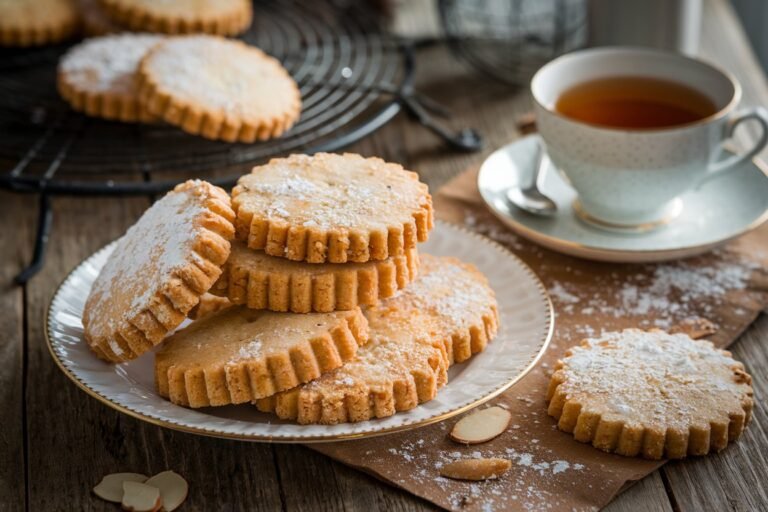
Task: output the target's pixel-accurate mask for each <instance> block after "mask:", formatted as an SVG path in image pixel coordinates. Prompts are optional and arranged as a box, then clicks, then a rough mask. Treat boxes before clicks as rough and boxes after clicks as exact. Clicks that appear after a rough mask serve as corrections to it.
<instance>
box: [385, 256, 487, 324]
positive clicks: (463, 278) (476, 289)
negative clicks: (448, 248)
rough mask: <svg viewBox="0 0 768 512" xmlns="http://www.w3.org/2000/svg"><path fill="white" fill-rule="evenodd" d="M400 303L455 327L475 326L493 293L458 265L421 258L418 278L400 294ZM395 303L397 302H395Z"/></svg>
mask: <svg viewBox="0 0 768 512" xmlns="http://www.w3.org/2000/svg"><path fill="white" fill-rule="evenodd" d="M399 297H402V299H401V300H409V301H413V302H414V303H415V304H416V305H417V307H418V308H420V309H423V310H427V311H431V312H432V313H434V314H436V315H437V316H438V317H440V318H442V319H444V320H448V321H450V322H452V323H453V324H454V325H455V326H456V327H457V328H467V327H469V326H470V325H471V324H475V323H478V322H479V321H480V320H478V317H479V316H480V315H483V314H485V313H486V312H487V311H488V309H489V307H490V305H491V304H495V303H496V298H495V296H494V293H493V290H492V289H491V288H490V287H489V286H488V284H487V282H485V280H481V279H478V276H477V275H476V274H474V273H470V272H468V271H467V269H466V268H465V267H464V266H463V265H462V264H461V263H459V262H455V261H450V260H444V259H436V258H434V257H431V256H426V255H425V256H422V269H421V271H420V275H419V278H418V279H417V280H416V281H414V282H413V283H411V284H410V285H409V286H408V287H406V288H405V289H403V290H402V291H400V292H399ZM395 300H397V299H395Z"/></svg>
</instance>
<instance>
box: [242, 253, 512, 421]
mask: <svg viewBox="0 0 768 512" xmlns="http://www.w3.org/2000/svg"><path fill="white" fill-rule="evenodd" d="M442 275H448V276H450V279H451V280H452V281H453V283H454V286H453V287H452V288H449V289H444V288H443V287H442V283H443V282H444V280H443V278H442V277H441V276H442ZM434 285H437V286H434ZM480 289H482V290H483V291H482V292H481V294H480V295H481V297H483V298H479V297H476V296H475V295H474V293H475V292H477V291H479V290H480ZM365 316H366V318H367V319H368V329H369V333H370V341H369V342H368V344H367V345H365V346H364V347H362V348H361V349H360V350H359V351H358V353H357V356H356V357H355V359H354V360H352V361H350V362H348V363H346V364H345V365H344V366H342V367H341V368H338V369H336V370H333V371H331V372H328V373H326V374H323V375H322V376H321V377H320V378H319V379H316V380H314V381H312V382H310V383H309V384H305V385H302V386H299V387H297V388H294V389H291V390H289V391H286V392H283V393H278V394H277V395H274V396H272V397H268V398H265V399H261V400H257V401H256V406H257V407H258V408H259V410H261V411H264V412H274V413H276V414H277V415H278V416H279V417H280V418H283V419H291V420H296V421H298V422H299V423H302V424H310V423H319V424H336V423H343V422H354V421H365V420H369V419H372V418H384V417H387V416H391V415H393V414H395V413H396V412H398V411H406V410H409V409H413V408H414V407H416V406H417V405H419V404H420V403H424V402H427V401H429V400H432V399H433V398H434V397H435V396H436V395H437V391H438V389H439V388H440V387H442V386H443V385H445V383H446V382H447V378H448V377H447V368H448V366H449V364H450V357H449V353H450V351H451V350H453V349H455V347H456V346H457V345H462V344H465V343H466V344H471V345H472V349H471V350H472V351H474V352H478V351H480V350H481V349H482V347H484V346H485V345H486V344H487V342H488V341H489V340H490V339H492V338H493V337H494V336H495V335H496V331H497V328H498V318H497V305H496V300H495V298H494V296H493V291H492V290H491V289H490V288H489V287H488V284H487V282H486V280H485V278H484V277H483V276H482V274H480V273H479V272H478V271H477V270H476V269H475V268H474V267H472V266H471V265H467V264H464V263H461V262H459V261H458V260H456V259H453V258H436V257H434V256H430V255H426V254H425V255H422V260H421V269H420V271H419V277H418V279H417V280H416V281H415V282H414V283H413V284H411V285H410V286H408V287H407V288H405V289H404V290H402V291H401V292H400V293H398V294H397V295H396V296H394V297H392V298H390V299H386V300H384V301H382V302H381V303H380V304H379V305H378V306H374V307H372V308H369V309H367V310H366V312H365ZM468 350H470V349H469V348H468Z"/></svg>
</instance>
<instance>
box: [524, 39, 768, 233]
mask: <svg viewBox="0 0 768 512" xmlns="http://www.w3.org/2000/svg"><path fill="white" fill-rule="evenodd" d="M627 76H639V77H644V78H657V79H664V80H669V81H674V82H677V83H681V84H683V85H687V86H689V87H692V88H694V89H696V90H698V91H700V92H702V93H703V94H705V95H707V96H708V97H709V98H710V99H711V100H712V101H713V102H714V103H715V106H716V107H717V112H715V113H714V114H712V115H711V116H708V117H706V118H704V119H701V120H698V121H696V122H693V123H689V124H685V125H680V126H673V127H666V128H659V129H651V130H648V129H644V130H631V129H619V128H605V127H599V126H595V125H590V124H588V123H584V122H581V121H576V120H574V119H570V118H568V117H565V116H563V115H562V114H559V113H558V112H556V111H555V103H556V102H557V99H558V97H559V96H560V95H561V94H562V93H563V92H564V91H566V90H568V89H569V88H571V87H573V86H574V85H576V84H580V83H583V82H586V81H590V80H595V79H599V78H608V77H627ZM531 92H532V94H533V98H534V104H535V110H536V122H537V125H538V129H539V132H540V133H541V136H542V137H543V139H544V141H545V143H546V147H547V152H548V154H549V156H550V158H551V160H552V162H553V163H554V164H555V166H556V167H557V168H558V169H559V170H560V172H562V173H563V175H564V176H565V177H566V178H567V179H568V181H569V182H570V183H571V184H572V185H573V187H574V188H575V189H576V191H577V192H578V194H579V199H578V204H577V205H575V206H576V211H577V212H578V213H580V214H581V215H582V216H583V217H585V218H587V219H588V220H592V221H594V223H595V224H598V225H603V226H604V227H608V228H621V227H628V228H633V227H635V228H636V227H642V226H654V225H658V224H659V223H661V222H663V221H664V220H665V219H666V218H668V217H670V216H672V215H674V211H675V209H677V210H678V211H679V208H680V204H679V201H677V200H676V199H677V197H678V196H679V195H680V194H682V193H683V192H685V191H686V190H689V189H691V188H693V187H696V186H698V185H700V184H701V183H703V182H704V181H707V180H710V179H712V178H714V177H716V176H720V175H722V174H724V173H726V172H731V171H733V170H735V169H738V168H739V167H741V164H743V163H744V162H747V161H749V160H751V159H752V157H754V156H755V154H757V153H758V152H759V151H760V150H762V149H763V147H764V146H765V145H766V143H767V142H768V112H766V110H765V109H763V108H760V107H758V108H751V109H746V110H742V111H738V112H737V111H735V110H736V106H737V105H738V103H739V100H740V98H741V87H740V86H739V84H738V82H737V81H736V80H735V79H734V78H733V77H732V76H730V75H728V74H726V73H724V72H723V71H720V70H718V69H716V68H714V67H712V66H711V65H709V64H705V63H703V62H701V61H698V60H695V59H691V58H688V57H684V56H682V55H677V54H673V53H665V52H661V51H656V50H648V49H640V48H623V47H604V48H594V49H589V50H582V51H578V52H574V53H569V54H566V55H564V56H562V57H559V58H557V59H555V60H553V61H551V62H549V63H548V64H547V65H545V66H544V67H542V68H541V69H540V70H539V71H538V72H537V73H536V75H535V76H534V77H533V80H532V81H531ZM746 120H755V121H757V122H758V123H759V124H760V127H761V135H760V138H759V140H758V141H757V143H756V144H755V145H754V147H753V148H751V149H750V150H749V151H747V152H745V153H743V154H740V155H734V156H732V157H730V158H727V159H725V160H724V161H720V162H719V163H717V164H715V163H714V161H715V157H717V156H718V154H719V153H720V151H721V149H722V145H723V142H724V141H725V140H726V139H728V138H729V137H730V136H731V135H732V134H733V131H734V129H735V128H736V126H737V125H739V124H740V123H742V122H743V121H746Z"/></svg>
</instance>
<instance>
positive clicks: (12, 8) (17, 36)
mask: <svg viewBox="0 0 768 512" xmlns="http://www.w3.org/2000/svg"><path fill="white" fill-rule="evenodd" d="M74 1H75V0H0V46H39V45H44V44H50V43H58V42H60V41H64V40H65V39H67V38H69V37H70V36H72V35H73V34H74V33H75V32H76V31H77V29H78V26H79V23H80V17H79V15H78V12H77V8H76V6H75V3H74Z"/></svg>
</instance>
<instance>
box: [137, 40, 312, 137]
mask: <svg viewBox="0 0 768 512" xmlns="http://www.w3.org/2000/svg"><path fill="white" fill-rule="evenodd" d="M145 69H146V70H147V72H148V73H149V74H151V77H152V80H153V82H154V83H156V84H157V86H158V87H159V88H160V89H161V90H162V91H165V92H166V93H169V94H171V95H172V96H173V97H174V98H177V99H178V100H179V101H181V102H184V103H188V104H191V105H195V106H197V107H199V108H202V109H204V110H209V111H213V112H214V113H217V114H219V113H220V114H223V115H225V116H237V117H241V118H246V119H248V120H251V121H253V122H256V121H261V120H263V119H268V118H277V117H283V116H284V115H286V114H288V113H290V112H291V111H292V110H295V109H296V108H298V106H297V105H296V103H297V102H298V98H299V91H298V88H297V86H296V83H295V82H294V81H293V79H292V78H291V77H290V75H288V73H287V72H286V71H285V69H283V68H282V67H281V66H280V64H279V63H278V62H277V61H276V60H275V59H273V58H271V57H269V56H268V55H266V54H264V53H263V52H262V51H261V50H259V49H258V48H255V47H253V46H244V45H241V44H239V43H236V42H233V41H231V40H228V39H224V38H220V37H214V36H207V35H195V36H185V37H176V38H173V39H169V40H168V41H167V42H165V43H164V44H163V46H162V47H161V48H159V49H158V51H156V52H154V53H153V54H152V56H151V57H150V58H149V59H148V60H147V61H146V68H145Z"/></svg>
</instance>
